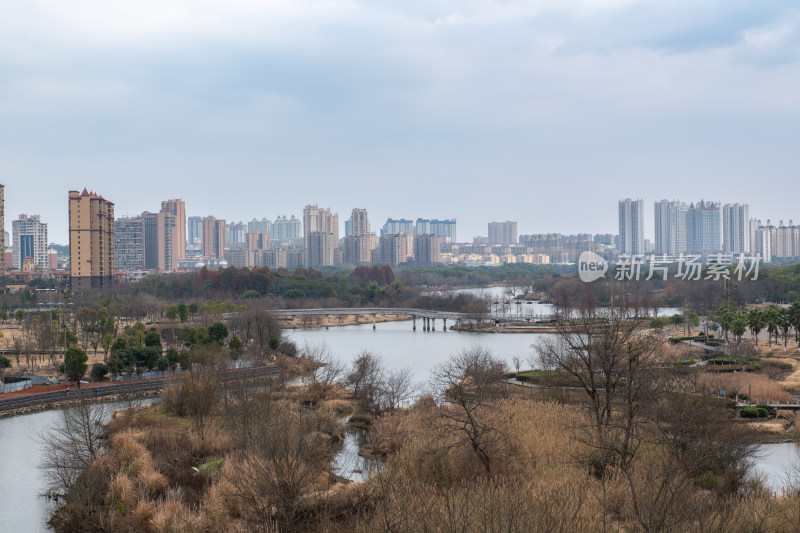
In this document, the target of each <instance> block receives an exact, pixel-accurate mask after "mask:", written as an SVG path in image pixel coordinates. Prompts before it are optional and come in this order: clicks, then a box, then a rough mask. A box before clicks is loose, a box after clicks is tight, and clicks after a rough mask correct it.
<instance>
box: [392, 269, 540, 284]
mask: <svg viewBox="0 0 800 533" xmlns="http://www.w3.org/2000/svg"><path fill="white" fill-rule="evenodd" d="M554 272H555V269H554V267H552V266H550V265H532V264H528V263H509V264H504V265H498V266H491V267H489V266H481V267H465V266H456V265H452V266H444V265H442V266H413V267H408V268H403V269H402V270H400V271H399V272H398V274H397V278H398V280H399V281H401V282H402V283H404V284H405V285H408V286H410V287H430V286H437V287H444V286H447V287H463V286H484V285H494V284H498V283H506V282H510V281H516V282H520V281H535V280H541V279H544V278H545V277H548V276H551V275H553V273H554Z"/></svg>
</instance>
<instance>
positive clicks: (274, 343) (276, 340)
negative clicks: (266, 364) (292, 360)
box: [268, 335, 281, 352]
mask: <svg viewBox="0 0 800 533" xmlns="http://www.w3.org/2000/svg"><path fill="white" fill-rule="evenodd" d="M268 345H269V349H270V350H272V351H273V352H274V351H275V350H277V349H278V348H279V347H280V345H281V339H280V337H278V336H277V335H273V336H272V337H270V338H269V343H268Z"/></svg>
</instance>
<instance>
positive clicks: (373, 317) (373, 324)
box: [372, 315, 375, 329]
mask: <svg viewBox="0 0 800 533" xmlns="http://www.w3.org/2000/svg"><path fill="white" fill-rule="evenodd" d="M372 329H375V315H372Z"/></svg>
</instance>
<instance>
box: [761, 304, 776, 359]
mask: <svg viewBox="0 0 800 533" xmlns="http://www.w3.org/2000/svg"><path fill="white" fill-rule="evenodd" d="M779 314H780V310H779V309H778V306H776V305H775V304H772V305H770V306H769V307H767V308H766V309H764V315H763V317H764V326H765V327H766V328H767V339H768V340H767V343H768V344H769V348H770V349H771V348H772V336H773V335H775V342H778V322H779V317H778V315H779Z"/></svg>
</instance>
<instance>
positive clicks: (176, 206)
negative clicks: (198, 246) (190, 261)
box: [161, 199, 194, 270]
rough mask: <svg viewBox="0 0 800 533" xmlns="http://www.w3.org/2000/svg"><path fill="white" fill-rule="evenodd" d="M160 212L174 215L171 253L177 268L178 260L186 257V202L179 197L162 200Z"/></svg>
mask: <svg viewBox="0 0 800 533" xmlns="http://www.w3.org/2000/svg"><path fill="white" fill-rule="evenodd" d="M161 212H162V213H166V214H168V215H172V216H173V217H175V237H174V239H173V243H174V245H173V254H174V255H175V267H176V268H177V266H178V261H180V260H181V259H186V202H184V201H183V200H181V199H172V200H166V201H163V202H161ZM192 244H194V243H192ZM173 270H174V269H173Z"/></svg>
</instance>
